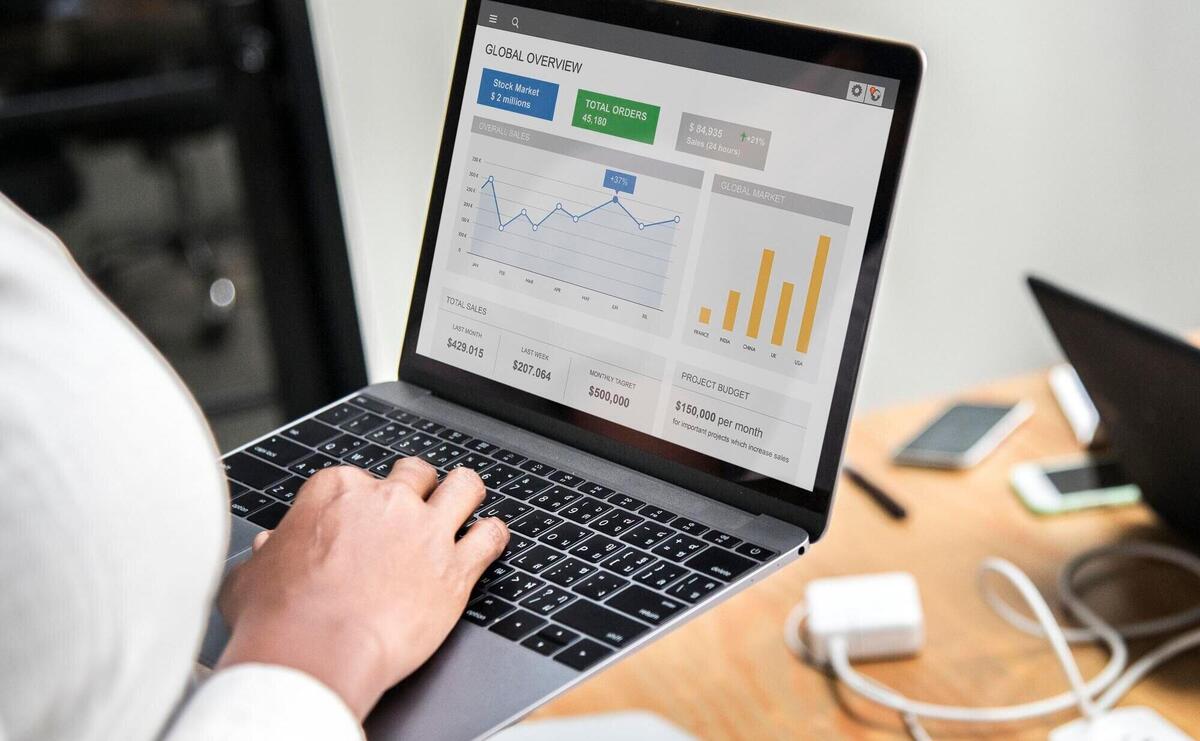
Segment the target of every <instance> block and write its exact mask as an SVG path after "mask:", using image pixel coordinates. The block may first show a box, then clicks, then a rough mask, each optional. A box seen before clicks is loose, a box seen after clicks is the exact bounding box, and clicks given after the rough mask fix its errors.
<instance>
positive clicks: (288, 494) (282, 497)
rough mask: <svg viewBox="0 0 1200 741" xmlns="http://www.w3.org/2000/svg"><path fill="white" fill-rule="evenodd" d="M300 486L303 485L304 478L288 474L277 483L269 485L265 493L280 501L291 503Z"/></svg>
mask: <svg viewBox="0 0 1200 741" xmlns="http://www.w3.org/2000/svg"><path fill="white" fill-rule="evenodd" d="M301 486H304V479H302V478H300V477H299V476H289V477H288V478H286V479H284V480H283V481H280V482H279V483H278V484H275V485H274V486H271V487H269V488H268V489H267V493H268V494H270V495H271V496H273V497H275V498H276V499H278V500H279V501H281V502H288V503H291V501H292V500H293V499H295V498H296V495H297V494H299V493H300V487H301Z"/></svg>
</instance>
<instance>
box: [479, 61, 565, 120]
mask: <svg viewBox="0 0 1200 741" xmlns="http://www.w3.org/2000/svg"><path fill="white" fill-rule="evenodd" d="M557 102H558V85H557V84H556V83H553V82H546V81H545V80H535V79H534V78H532V77H522V76H520V75H510V74H509V73H507V72H498V71H496V70H494V69H485V70H484V71H483V80H482V81H481V82H480V84H479V100H478V103H479V105H486V106H490V107H492V108H499V109H500V110H502V111H511V112H512V113H521V114H524V115H526V116H533V117H534V118H541V119H544V120H546V121H553V120H554V105H555V103H557Z"/></svg>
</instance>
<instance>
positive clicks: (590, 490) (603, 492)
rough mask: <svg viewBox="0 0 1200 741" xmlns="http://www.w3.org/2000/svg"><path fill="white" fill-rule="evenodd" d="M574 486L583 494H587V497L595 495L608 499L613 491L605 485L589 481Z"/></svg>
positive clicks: (598, 497)
mask: <svg viewBox="0 0 1200 741" xmlns="http://www.w3.org/2000/svg"><path fill="white" fill-rule="evenodd" d="M575 488H576V489H578V490H580V491H581V492H583V493H584V494H587V495H588V496H589V497H596V498H597V499H608V498H609V497H611V496H612V495H613V493H614V492H613V490H612V489H610V488H608V487H607V486H601V485H600V484H594V483H592V482H591V481H585V482H583V483H582V484H580V485H579V486H577V487H575Z"/></svg>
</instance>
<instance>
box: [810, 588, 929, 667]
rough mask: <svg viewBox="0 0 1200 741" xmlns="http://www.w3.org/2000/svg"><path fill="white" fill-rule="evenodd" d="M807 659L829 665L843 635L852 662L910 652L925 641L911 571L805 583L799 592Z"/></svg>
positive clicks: (922, 616)
mask: <svg viewBox="0 0 1200 741" xmlns="http://www.w3.org/2000/svg"><path fill="white" fill-rule="evenodd" d="M804 605H805V608H806V613H807V617H806V619H805V623H804V631H805V638H806V643H807V650H808V653H809V658H810V659H811V660H812V661H814V662H816V663H818V664H827V663H829V657H830V650H829V646H830V642H831V641H833V640H834V639H839V638H840V639H842V640H844V641H845V644H846V654H847V657H848V658H849V659H850V660H851V661H870V660H877V659H895V658H901V657H905V656H912V655H914V654H916V653H917V652H918V651H920V649H921V644H922V643H924V641H925V619H924V615H923V612H922V610H921V595H920V593H919V592H918V591H917V582H916V580H915V579H914V578H913V576H912V574H907V573H904V572H894V573H889V574H868V575H865V576H846V577H838V578H832V579H817V580H815V581H812V582H809V584H808V587H807V588H806V589H805V591H804Z"/></svg>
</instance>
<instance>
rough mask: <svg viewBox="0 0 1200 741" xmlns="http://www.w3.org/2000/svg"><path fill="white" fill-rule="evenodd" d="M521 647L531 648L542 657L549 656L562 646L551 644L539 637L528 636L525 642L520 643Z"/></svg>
mask: <svg viewBox="0 0 1200 741" xmlns="http://www.w3.org/2000/svg"><path fill="white" fill-rule="evenodd" d="M521 645H522V646H524V647H525V648H531V649H533V650H534V651H537V652H538V653H540V654H541V655H542V656H549V655H550V654H552V653H554V652H555V651H558V650H560V649H561V648H562V646H560V645H558V644H557V643H551V642H550V641H547V640H546V639H545V638H542V637H541V636H540V635H533V636H529V637H528V638H526V639H525V640H523V641H521Z"/></svg>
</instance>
